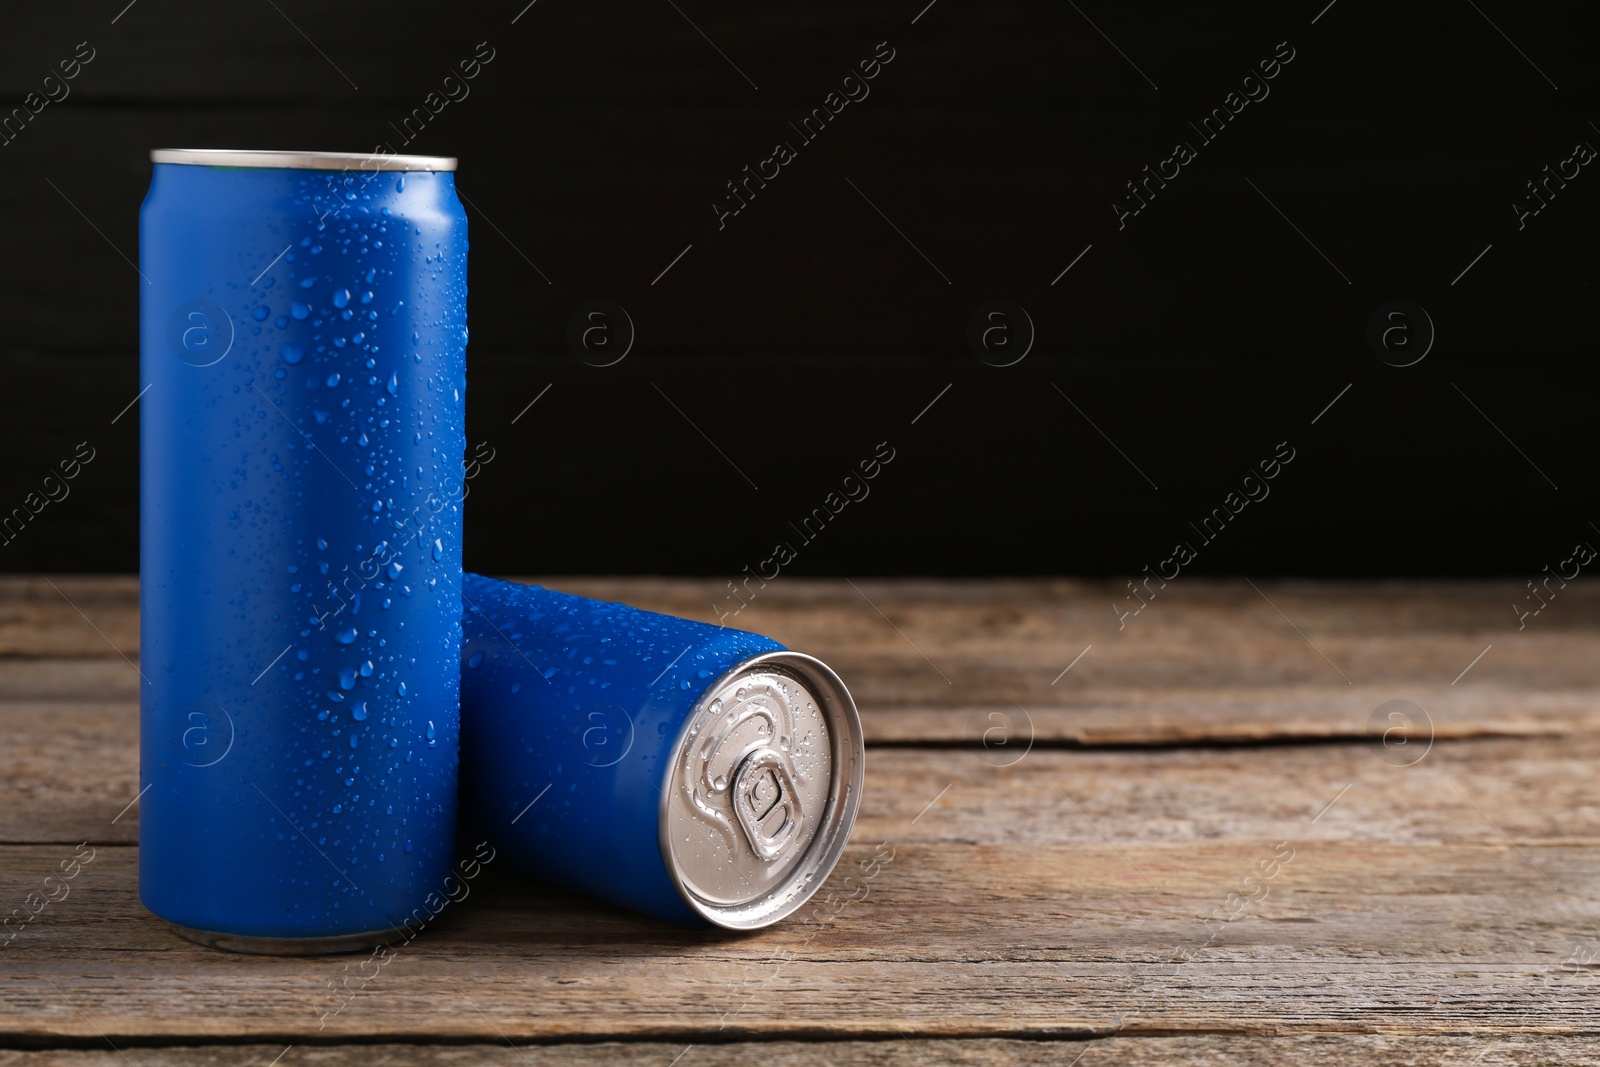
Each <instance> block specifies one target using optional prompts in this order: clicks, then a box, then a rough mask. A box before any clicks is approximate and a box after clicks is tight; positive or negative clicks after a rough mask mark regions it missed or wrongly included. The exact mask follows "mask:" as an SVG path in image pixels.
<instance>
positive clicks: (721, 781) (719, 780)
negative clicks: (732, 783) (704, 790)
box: [711, 774, 728, 793]
mask: <svg viewBox="0 0 1600 1067" xmlns="http://www.w3.org/2000/svg"><path fill="white" fill-rule="evenodd" d="M711 787H712V788H713V789H715V790H716V791H717V792H719V793H720V792H722V790H724V789H726V788H728V776H727V775H725V774H719V775H717V776H716V777H715V778H713V779H712V780H711Z"/></svg>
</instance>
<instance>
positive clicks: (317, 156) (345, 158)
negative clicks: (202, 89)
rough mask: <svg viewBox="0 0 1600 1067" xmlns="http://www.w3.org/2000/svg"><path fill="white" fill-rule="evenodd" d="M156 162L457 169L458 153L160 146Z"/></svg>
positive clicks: (155, 151) (154, 154)
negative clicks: (305, 150) (297, 150)
mask: <svg viewBox="0 0 1600 1067" xmlns="http://www.w3.org/2000/svg"><path fill="white" fill-rule="evenodd" d="M150 162H152V163H182V164H185V165H187V166H191V167H274V168H287V169H290V170H455V169H456V160H455V157H454V156H397V155H393V154H383V153H377V152H282V151H275V150H263V151H238V150H235V149H232V148H156V149H152V150H151V152H150Z"/></svg>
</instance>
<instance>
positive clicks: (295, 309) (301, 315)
mask: <svg viewBox="0 0 1600 1067" xmlns="http://www.w3.org/2000/svg"><path fill="white" fill-rule="evenodd" d="M289 314H290V315H292V316H293V317H294V318H297V319H309V318H310V317H311V309H310V308H308V307H306V306H305V305H304V304H302V303H300V301H298V300H296V301H295V302H294V303H292V304H290V305H289Z"/></svg>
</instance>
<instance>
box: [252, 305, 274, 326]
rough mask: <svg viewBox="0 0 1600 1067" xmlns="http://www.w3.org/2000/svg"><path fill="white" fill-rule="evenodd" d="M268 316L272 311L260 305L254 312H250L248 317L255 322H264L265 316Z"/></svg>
mask: <svg viewBox="0 0 1600 1067" xmlns="http://www.w3.org/2000/svg"><path fill="white" fill-rule="evenodd" d="M270 314H272V309H271V308H269V307H267V305H265V304H260V305H258V306H257V307H256V309H255V310H254V311H252V312H250V317H251V318H252V319H255V320H256V321H257V322H266V321H267V316H268V315H270Z"/></svg>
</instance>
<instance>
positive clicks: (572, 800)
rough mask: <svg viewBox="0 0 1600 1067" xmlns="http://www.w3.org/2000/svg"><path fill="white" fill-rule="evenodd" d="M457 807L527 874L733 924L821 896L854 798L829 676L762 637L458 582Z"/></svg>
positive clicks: (851, 758)
mask: <svg viewBox="0 0 1600 1067" xmlns="http://www.w3.org/2000/svg"><path fill="white" fill-rule="evenodd" d="M462 588H463V595H464V599H465V601H466V615H465V619H464V628H465V629H464V640H463V642H462V647H461V654H462V657H463V661H462V667H463V669H462V673H461V719H462V724H461V725H462V732H461V775H462V777H461V781H462V803H463V805H464V807H465V809H466V810H467V811H468V812H469V813H470V817H471V818H472V819H473V820H474V822H475V827H474V829H475V832H478V833H481V834H482V835H483V836H485V837H487V838H488V839H489V840H490V841H492V842H493V843H494V844H495V846H496V848H497V849H498V850H499V852H500V854H502V855H504V856H507V857H508V858H509V860H510V862H511V864H512V865H514V866H516V867H518V868H519V869H521V870H522V871H524V872H525V873H528V874H531V875H533V876H535V877H537V878H540V879H542V880H544V881H547V882H550V883H552V884H555V885H558V886H562V887H564V888H568V889H572V890H576V891H578V892H581V893H586V894H589V895H591V896H595V897H599V898H601V899H603V900H608V901H610V902H612V903H614V904H618V905H621V906H623V907H628V908H633V909H636V910H638V911H643V912H647V913H649V914H652V915H656V916H659V917H661V918H664V919H669V920H672V921H676V922H682V923H712V924H715V925H717V926H722V927H726V928H729V929H735V930H751V929H756V928H759V927H763V926H767V925H770V924H771V923H774V922H777V921H778V920H779V919H781V918H783V917H784V916H785V915H788V914H790V913H791V912H793V911H794V910H795V909H797V908H799V907H800V906H801V905H802V904H804V903H805V902H806V900H807V899H808V898H809V897H810V896H811V895H812V894H813V893H815V892H816V891H817V890H818V889H819V888H821V886H822V883H823V882H824V881H826V880H827V877H828V874H829V872H830V871H832V870H833V868H834V865H835V864H836V863H838V861H839V857H840V855H841V854H842V853H843V851H844V846H845V842H846V840H847V839H848V838H849V835H850V828H851V826H852V825H853V824H854V822H855V816H856V811H857V808H858V807H859V805H860V802H861V783H862V775H863V770H864V767H865V755H864V751H863V747H862V736H861V721H860V718H859V717H858V715H857V713H856V707H855V703H854V701H852V700H851V698H850V693H849V691H848V690H846V689H845V686H844V683H843V682H842V681H840V680H839V676H838V675H836V674H835V673H834V672H833V671H831V670H829V669H828V667H826V666H825V665H824V664H823V663H821V662H820V661H818V660H816V659H813V658H812V657H810V656H805V655H801V654H799V653H796V652H790V651H788V650H787V649H785V648H784V647H783V646H782V645H780V644H778V643H777V642H776V641H773V640H771V639H770V638H766V637H761V636H759V635H756V634H751V633H745V632H743V631H741V630H732V629H727V628H723V627H718V626H711V625H708V624H706V623H700V622H694V621H691V620H689V619H680V618H675V617H673V616H670V615H660V614H656V613H655V612H650V611H641V610H640V609H638V608H632V607H628V606H626V605H624V604H613V603H606V602H603V601H598V600H589V599H586V598H584V597H577V596H569V595H567V594H564V593H557V592H553V591H551V590H548V589H541V588H539V587H537V586H530V585H518V584H515V583H512V582H503V581H496V580H494V579H491V578H484V577H480V576H478V575H475V574H468V575H467V576H466V578H465V581H464V583H463V587H462Z"/></svg>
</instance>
